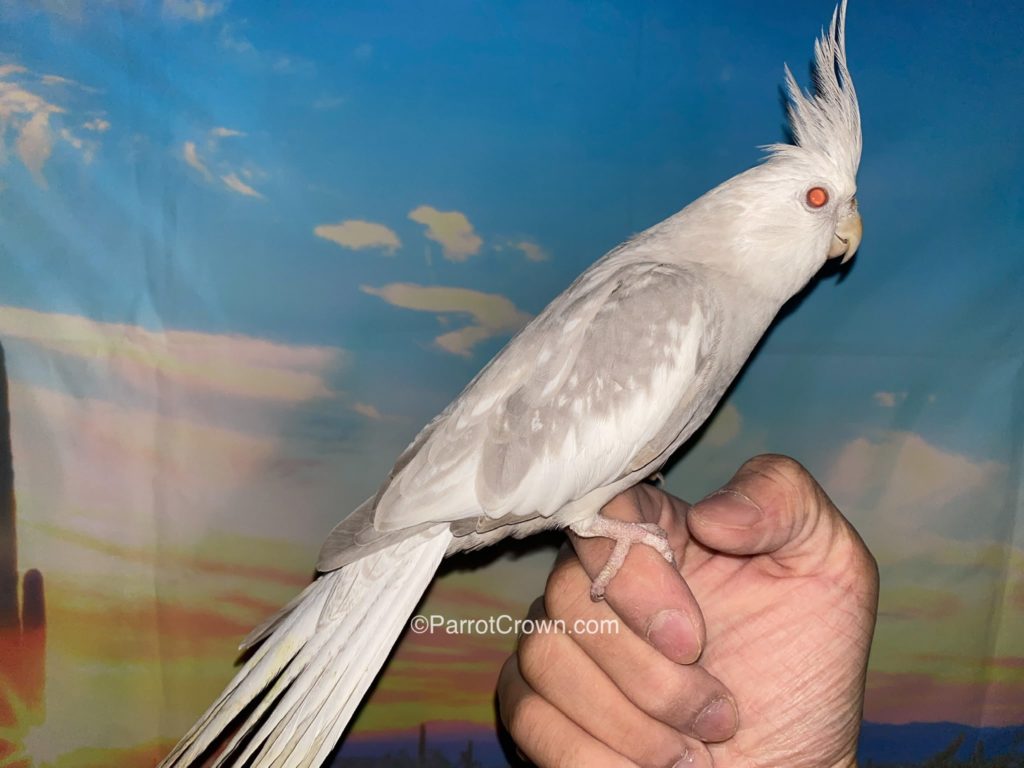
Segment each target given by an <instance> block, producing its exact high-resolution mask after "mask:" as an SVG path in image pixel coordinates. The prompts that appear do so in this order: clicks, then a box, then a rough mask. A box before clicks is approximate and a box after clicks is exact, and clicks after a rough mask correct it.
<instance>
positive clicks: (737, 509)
mask: <svg viewBox="0 0 1024 768" xmlns="http://www.w3.org/2000/svg"><path fill="white" fill-rule="evenodd" d="M688 525H689V528H690V532H691V534H692V535H693V537H694V538H695V539H697V540H698V541H700V542H701V543H702V544H704V545H705V546H707V547H710V548H711V549H714V550H716V551H719V552H725V553H727V554H732V555H748V556H749V555H770V556H771V557H772V559H773V560H775V561H777V562H778V563H780V564H784V565H786V566H788V567H789V568H793V569H795V570H798V571H802V572H808V571H813V570H816V569H817V568H818V567H819V566H820V565H821V564H822V563H823V562H824V561H825V560H826V559H828V558H829V557H830V556H831V555H832V553H833V552H834V551H835V550H836V548H837V547H844V548H848V547H849V546H850V545H853V547H854V548H858V547H859V548H860V549H863V550H864V551H865V552H866V548H865V547H864V545H863V543H862V542H861V541H860V538H859V537H858V536H857V533H856V532H855V531H854V530H853V528H852V526H850V524H849V523H848V522H847V521H846V519H845V518H844V517H843V516H842V514H841V513H840V512H839V510H838V509H836V507H835V505H834V504H833V503H832V501H831V500H830V499H829V498H828V496H827V495H826V494H825V492H824V491H823V490H822V488H821V486H820V485H818V483H817V482H816V481H815V480H814V478H813V477H811V475H810V473H809V472H808V471H807V470H806V469H804V468H803V467H802V466H801V465H800V464H799V463H798V462H796V461H794V460H793V459H790V458H788V457H786V456H777V455H763V456H756V457H754V458H753V459H751V460H750V461H748V462H746V463H745V464H744V465H743V466H742V467H740V469H739V471H737V472H736V474H735V475H734V476H733V478H732V480H730V481H729V482H728V483H726V485H725V486H724V487H723V488H722V489H720V490H718V491H716V492H715V493H712V494H711V495H710V496H708V497H707V498H705V499H703V500H702V501H699V502H698V503H697V504H695V505H694V506H693V507H692V508H691V510H690V514H689V519H688ZM848 551H849V550H848Z"/></svg>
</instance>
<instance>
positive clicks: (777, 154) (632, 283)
mask: <svg viewBox="0 0 1024 768" xmlns="http://www.w3.org/2000/svg"><path fill="white" fill-rule="evenodd" d="M845 16H846V3H845V0H843V2H842V3H841V4H840V6H839V7H838V8H836V10H835V13H833V16H832V23H831V26H830V28H829V30H828V32H827V33H823V34H822V36H821V37H820V39H818V40H817V42H816V45H815V65H816V71H815V85H816V89H815V93H813V94H804V93H803V92H802V91H801V90H800V88H799V86H798V85H797V83H796V80H795V79H794V77H793V75H792V73H791V72H790V71H789V69H788V68H787V69H786V84H787V86H788V91H789V101H790V108H789V117H790V124H791V129H792V136H793V138H794V140H795V144H794V145H772V146H770V147H768V148H767V149H768V152H769V154H768V156H767V158H766V160H765V161H764V162H763V163H761V164H760V165H758V166H756V167H754V168H751V169H750V170H748V171H746V172H744V173H741V174H739V175H738V176H735V177H734V178H732V179H729V180H728V181H726V182H725V183H724V184H722V185H721V186H718V187H716V188H715V189H713V190H711V191H710V192H708V193H707V194H705V195H704V196H702V197H700V198H699V199H697V200H696V201H694V202H693V203H691V204H690V205H688V206H687V207H686V208H684V209H683V210H682V211H681V212H679V213H677V214H675V215H674V216H672V217H671V218H669V219H666V220H665V221H663V222H661V223H660V224H656V225H655V226H653V227H651V228H650V229H648V230H646V231H644V232H642V233H640V234H639V235H637V236H636V237H634V238H632V239H631V240H629V241H627V242H626V243H624V244H622V245H620V246H618V247H617V248H615V249H614V250H612V251H611V252H610V253H608V254H607V255H605V256H604V257H603V258H601V259H600V260H599V261H597V262H596V263H595V264H594V265H593V266H591V267H590V268H589V269H587V271H586V272H584V273H583V274H582V275H581V276H580V277H579V278H578V279H577V280H576V282H574V283H573V284H572V285H571V286H570V287H569V288H568V289H567V290H566V291H565V292H564V293H562V294H561V295H560V296H558V297H557V298H556V299H555V300H554V301H552V302H551V304H550V305H548V307H547V308H546V309H545V310H544V311H543V312H541V314H540V315H538V316H537V317H536V318H535V319H534V320H533V321H532V322H531V323H530V324H529V325H528V326H526V328H524V329H523V330H522V331H521V332H520V333H519V334H518V335H517V336H516V337H515V338H514V339H512V341H510V342H509V344H508V345H507V346H506V347H505V348H504V349H503V350H502V351H501V352H500V353H499V354H498V355H497V356H496V357H495V358H494V359H493V360H492V361H491V362H490V363H489V364H488V365H487V366H486V367H485V368H484V369H483V370H482V371H481V372H480V374H479V375H477V377H476V378H475V379H473V381H472V382H470V384H469V385H468V386H467V387H466V389H465V390H464V391H463V392H462V394H460V395H459V396H458V397H457V398H456V399H455V400H454V401H453V402H452V403H451V405H449V406H448V407H447V408H446V409H445V410H444V411H443V412H442V413H441V414H440V415H439V416H437V418H435V419H434V420H433V421H432V422H430V424H428V425H427V426H426V427H425V428H424V429H423V430H422V431H421V432H420V433H419V435H418V436H417V437H416V439H415V440H414V441H413V442H412V444H411V445H410V446H409V447H408V448H407V449H406V450H405V452H404V453H402V455H401V456H400V457H399V458H398V461H397V463H396V464H395V466H394V468H393V469H392V471H391V473H390V475H389V476H388V478H387V480H386V481H385V482H384V483H383V484H382V485H381V486H380V489H379V490H378V492H377V493H376V495H374V496H373V497H372V498H370V499H367V500H366V501H365V502H364V503H363V504H362V505H360V506H359V507H358V508H357V509H356V510H355V511H354V512H352V513H351V514H350V515H349V516H348V517H347V518H345V519H344V520H343V521H342V522H341V523H340V524H339V525H338V526H337V528H335V530H334V531H333V532H332V533H331V534H330V537H329V538H328V539H327V542H326V543H325V545H324V547H323V550H322V551H321V553H320V559H319V562H318V563H317V569H318V570H319V571H320V575H319V577H318V578H317V579H316V581H314V582H313V583H312V584H311V585H310V586H309V587H307V588H306V590H305V591H304V592H302V594H301V595H299V596H298V597H297V598H296V599H295V600H293V601H292V602H291V603H290V604H289V605H287V606H286V607H285V608H284V609H282V610H281V612H280V613H278V614H277V615H276V616H274V617H272V618H271V619H270V620H269V621H267V622H266V623H265V624H263V625H262V626H261V627H259V628H257V629H256V630H255V631H254V632H253V633H252V634H251V635H250V636H249V637H248V638H247V639H246V640H245V641H244V643H243V644H242V647H243V648H245V649H248V648H252V647H254V646H256V645H257V644H259V643H260V642H261V641H262V645H260V646H259V647H258V648H256V650H255V652H254V653H253V655H252V656H251V657H250V658H249V660H248V661H247V662H246V663H245V665H244V666H243V668H242V669H241V670H240V671H239V673H238V675H237V676H236V677H235V679H234V681H232V683H231V684H230V685H229V686H228V687H227V689H226V690H225V691H224V693H223V694H221V696H220V698H219V699H218V700H217V701H216V702H215V703H214V704H213V706H212V707H211V708H210V709H209V710H208V711H207V712H206V714H204V715H203V717H202V718H201V719H200V720H199V722H198V723H197V724H196V725H195V726H194V727H193V728H192V730H191V731H190V732H189V733H188V734H187V735H186V736H185V737H184V738H183V739H182V740H181V742H180V743H179V744H178V745H177V747H175V749H174V751H173V752H172V753H171V754H170V755H169V756H168V757H167V758H166V759H165V760H164V761H163V762H162V763H161V766H165V767H170V766H184V765H188V764H190V763H191V762H192V761H193V760H194V759H195V758H196V757H198V756H199V755H200V754H202V753H203V752H204V751H205V750H206V749H207V748H208V747H209V746H210V745H211V744H212V743H213V741H214V740H215V739H216V738H217V737H218V735H219V734H221V733H222V732H223V731H224V730H225V729H226V728H227V727H228V726H229V725H231V724H232V722H233V721H234V720H235V719H236V717H237V716H238V715H239V714H240V713H241V712H242V711H243V710H244V709H246V708H250V705H252V706H251V709H250V711H249V713H248V714H247V716H246V718H245V719H244V722H243V723H242V725H241V727H240V728H239V729H238V731H237V732H236V734H235V736H234V737H233V740H232V741H231V742H230V744H229V746H228V747H227V749H226V750H225V751H223V752H222V753H221V756H220V758H219V760H218V762H217V764H218V765H221V764H227V763H228V762H229V761H234V762H233V764H239V765H241V764H245V763H246V761H247V760H249V759H251V758H255V759H254V762H253V765H256V766H268V767H269V766H286V767H288V768H298V767H299V766H319V765H320V764H321V762H322V761H323V760H324V759H325V757H326V756H327V755H328V753H329V752H330V751H331V749H332V748H333V747H334V745H335V743H336V741H337V740H338V739H339V738H340V737H341V734H342V732H343V731H344V729H345V727H346V725H347V724H348V722H349V719H350V718H351V717H352V714H353V712H354V711H355V709H356V707H357V706H358V705H359V703H360V701H361V699H362V697H363V695H364V694H365V693H366V691H367V689H368V688H369V686H370V684H371V683H372V681H373V679H374V677H375V676H376V675H377V673H378V671H379V670H380V668H381V666H382V665H383V663H384V661H385V659H386V658H387V655H388V653H389V651H390V650H391V647H392V645H393V644H394V643H395V641H396V640H397V638H398V636H399V635H400V633H401V631H402V629H403V627H404V625H405V623H406V621H407V620H408V617H409V615H410V614H411V612H412V611H413V609H414V608H415V606H416V603H417V602H418V601H419V599H420V597H421V596H422V594H423V591H424V590H425V589H426V587H427V585H428V584H429V583H430V581H431V578H432V577H433V575H434V572H435V570H436V569H437V567H438V565H439V563H440V562H441V560H442V558H444V557H445V555H446V554H451V553H454V552H459V551H462V550H468V549H474V548H477V547H481V546H484V545H487V544H490V543H493V542H495V541H498V540H500V539H502V538H504V537H506V536H516V537H521V536H526V535H529V534H531V533H534V532H536V531H540V530H543V529H547V528H554V527H563V528H564V527H568V528H570V529H572V530H573V531H574V532H576V533H577V534H579V535H581V536H606V537H609V538H613V539H615V540H616V542H617V544H616V547H615V549H614V551H613V554H612V557H611V559H610V560H609V563H608V565H607V566H606V568H605V569H604V571H603V572H602V573H601V574H599V576H598V577H597V579H595V582H594V590H593V591H594V596H595V597H600V596H601V594H602V593H603V590H604V587H605V586H606V585H607V583H608V581H609V580H610V579H611V578H613V577H614V574H615V571H616V570H617V568H618V566H619V565H620V564H621V562H622V560H623V559H624V558H625V555H626V552H627V551H628V549H629V546H630V545H631V544H633V543H637V542H641V543H644V544H647V545H650V546H653V547H655V548H657V549H658V550H659V551H661V552H662V553H663V554H665V555H666V556H667V557H668V558H671V552H670V550H669V549H668V547H667V545H666V543H665V540H664V534H663V533H662V532H661V531H660V530H658V529H656V528H653V527H651V526H642V525H637V524H627V523H621V522H614V521H611V520H606V519H605V518H603V517H601V516H600V515H599V514H598V513H599V511H600V509H601V508H602V506H603V505H604V504H605V503H606V502H607V501H609V500H610V499H612V497H614V496H615V495H616V494H618V493H619V492H620V491H622V490H624V489H626V488H628V487H630V486H632V485H634V484H636V483H638V482H640V481H642V480H643V479H645V478H647V477H649V476H650V475H652V474H653V473H655V472H657V471H658V469H659V468H660V467H661V466H662V465H663V464H664V463H665V461H666V460H667V459H668V458H669V456H670V455H671V454H672V452H673V451H675V450H676V448H678V447H679V445H680V444H681V443H683V442H684V441H685V440H686V439H687V438H688V437H690V435H692V434H693V433H694V431H695V430H696V429H697V428H698V427H699V426H700V425H701V424H702V423H703V422H704V420H705V419H706V418H707V417H708V415H709V414H710V413H711V412H712V411H713V409H714V407H715V405H716V404H717V403H718V401H719V399H720V398H721V396H722V394H723V393H724V392H725V390H726V388H727V387H728V386H729V384H730V382H731V381H732V380H733V378H734V377H735V376H736V374H737V373H738V372H739V370H740V368H741V367H742V366H743V364H744V362H745V361H746V360H747V357H748V356H749V355H750V353H751V352H752V350H753V349H754V347H755V345H756V344H757V342H758V340H759V339H760V338H761V335H762V334H763V333H764V331H765V329H766V328H767V327H768V325H769V324H770V323H771V321H772V319H773V318H774V317H775V315H776V313H777V312H778V311H779V309H780V308H781V307H782V305H783V304H784V303H785V302H786V301H787V300H788V299H789V298H790V297H792V296H793V295H794V294H795V293H796V292H797V291H799V290H800V289H801V288H802V287H803V286H804V285H806V284H807V283H808V281H809V280H810V279H811V277H812V276H814V274H815V273H816V272H817V271H818V270H819V268H820V267H821V266H822V265H823V264H824V262H825V260H826V259H827V258H830V257H842V259H843V260H844V261H846V260H847V259H849V258H850V257H852V256H853V254H854V252H855V251H856V250H857V246H858V244H859V242H860V239H861V221H860V216H859V214H858V213H857V201H856V198H855V197H854V194H855V192H856V174H857V168H858V165H859V163H860V154H861V132H860V114H859V109H858V105H857V98H856V94H855V92H854V88H853V83H852V81H851V79H850V74H849V71H848V69H847V64H846V50H845V42H844V30H845ZM247 737H248V738H247Z"/></svg>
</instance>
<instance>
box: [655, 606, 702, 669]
mask: <svg viewBox="0 0 1024 768" xmlns="http://www.w3.org/2000/svg"><path fill="white" fill-rule="evenodd" d="M647 642H649V643H650V644H651V645H653V646H654V647H655V648H657V649H658V650H659V651H661V652H662V653H663V654H665V655H666V656H667V657H668V658H669V659H671V660H672V661H675V662H677V663H679V664H692V663H693V662H695V661H696V660H697V659H698V658H699V657H700V652H701V647H700V636H699V635H698V634H697V629H696V627H694V626H693V622H692V621H690V617H689V616H686V615H685V614H684V613H682V612H680V611H677V610H675V609H674V608H666V609H665V610H663V611H659V612H658V613H656V614H654V618H652V619H651V622H650V624H648V625H647Z"/></svg>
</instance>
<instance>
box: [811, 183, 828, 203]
mask: <svg viewBox="0 0 1024 768" xmlns="http://www.w3.org/2000/svg"><path fill="white" fill-rule="evenodd" d="M827 202H828V190H827V189H825V188H824V187H811V188H810V189H808V190H807V204H808V205H809V206H811V208H821V207H822V206H823V205H825V203H827Z"/></svg>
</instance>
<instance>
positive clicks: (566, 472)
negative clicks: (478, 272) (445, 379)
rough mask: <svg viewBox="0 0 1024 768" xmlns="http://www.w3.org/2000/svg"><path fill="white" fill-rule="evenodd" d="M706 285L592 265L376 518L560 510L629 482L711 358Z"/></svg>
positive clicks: (417, 519) (480, 387)
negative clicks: (617, 482) (635, 465)
mask: <svg viewBox="0 0 1024 768" xmlns="http://www.w3.org/2000/svg"><path fill="white" fill-rule="evenodd" d="M701 285H702V284H701V281H700V280H698V279H696V278H695V277H694V275H693V274H692V273H691V272H689V271H686V270H684V269H682V268H680V267H677V266H670V265H666V264H659V263H633V264H625V265H621V264H620V265H618V267H617V268H615V269H606V270H604V272H600V271H595V272H588V273H586V274H585V275H584V276H583V277H581V279H580V281H578V282H577V284H574V286H573V287H572V288H570V290H569V291H567V292H566V294H563V295H562V296H561V297H559V299H557V300H556V301H555V302H553V303H552V305H551V306H549V307H548V309H547V310H546V311H545V312H544V313H543V314H542V315H540V316H539V317H538V318H537V319H536V320H535V321H534V322H533V323H531V325H530V326H528V327H527V328H526V329H524V331H523V332H522V333H521V334H520V335H519V336H518V337H516V339H514V340H513V341H512V342H511V343H510V344H509V346H508V347H506V348H505V350H504V351H503V352H502V353H501V354H500V355H499V356H498V357H497V358H495V360H494V361H492V363H491V364H490V365H489V366H488V367H487V368H486V369H484V371H482V372H481V374H480V375H479V376H478V377H477V378H476V379H475V380H474V381H473V382H472V383H471V384H470V386H469V387H467V388H466V390H465V391H464V392H463V393H462V395H461V396H460V397H459V398H458V399H457V400H456V401H455V402H453V403H452V405H451V406H449V407H448V409H446V411H445V412H444V413H442V414H441V416H440V417H438V419H437V420H436V421H435V423H434V428H433V429H432V431H431V434H430V435H429V437H427V438H426V439H425V440H424V441H423V443H422V444H421V445H420V446H419V448H418V450H416V452H415V455H413V456H411V458H409V459H408V460H407V462H406V463H405V466H404V467H403V468H402V469H401V470H400V471H399V472H397V473H395V474H394V475H393V477H392V479H391V480H390V482H389V483H388V484H387V485H386V487H384V488H383V489H382V491H381V493H380V494H379V495H378V500H377V503H376V505H375V506H376V511H375V515H374V527H375V528H376V529H377V530H381V531H392V530H401V529H404V528H408V527H411V526H418V525H422V524H424V523H427V522H437V521H458V520H465V519H467V518H476V517H478V516H480V515H481V513H482V514H483V515H485V516H487V517H489V518H500V517H504V516H505V515H514V516H519V517H526V516H531V515H535V514H541V515H545V516H550V515H552V514H554V513H555V512H556V511H558V509H559V508H561V507H562V506H563V505H564V504H566V503H568V502H570V501H572V500H574V499H577V498H580V497H581V496H584V495H586V494H587V493H588V492H589V491H591V490H593V489H595V488H598V487H601V486H603V485H606V484H609V483H611V482H614V481H615V480H617V479H618V478H619V477H620V476H621V475H622V474H623V473H624V472H627V471H628V469H629V467H630V465H631V464H632V461H633V459H634V457H635V456H636V455H637V454H638V453H639V452H640V451H642V450H644V449H649V448H650V442H651V441H652V440H654V439H656V438H657V437H658V435H660V434H662V433H663V432H664V430H663V426H664V422H665V421H666V419H667V418H668V417H669V416H670V415H671V414H673V413H674V412H675V411H676V410H677V409H676V405H677V404H678V402H679V401H680V400H683V399H687V395H688V392H689V391H690V390H691V389H692V387H693V385H694V382H695V381H696V380H697V378H698V376H697V374H698V370H699V369H700V368H702V367H703V364H704V359H705V358H706V347H707V345H706V343H705V342H706V339H705V338H704V334H705V330H706V328H707V321H708V319H709V318H710V317H713V316H714V313H713V312H712V311H711V310H710V307H709V303H710V299H709V297H708V295H707V294H706V293H705V292H704V291H703V290H702V287H701ZM680 428H682V425H680ZM666 447H667V446H666Z"/></svg>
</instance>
